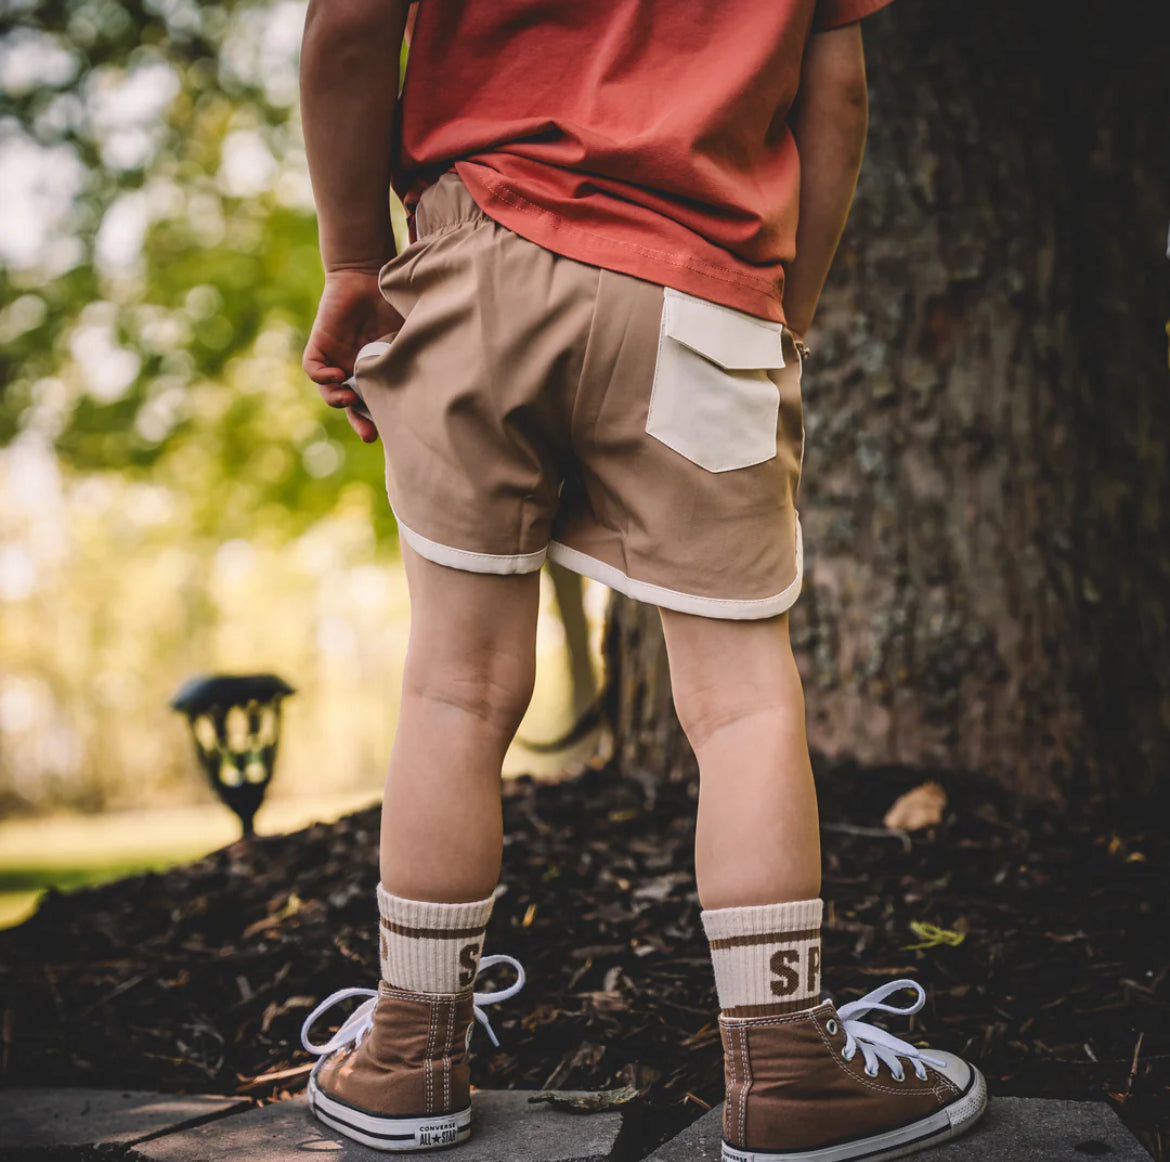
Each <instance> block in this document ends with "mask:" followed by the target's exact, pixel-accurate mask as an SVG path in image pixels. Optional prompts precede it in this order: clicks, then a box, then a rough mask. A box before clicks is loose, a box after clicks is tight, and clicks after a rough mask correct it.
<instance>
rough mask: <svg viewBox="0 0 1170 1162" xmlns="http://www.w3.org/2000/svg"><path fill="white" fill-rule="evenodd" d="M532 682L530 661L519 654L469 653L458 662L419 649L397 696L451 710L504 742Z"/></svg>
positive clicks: (525, 705) (522, 709)
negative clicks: (494, 734) (483, 724)
mask: <svg viewBox="0 0 1170 1162" xmlns="http://www.w3.org/2000/svg"><path fill="white" fill-rule="evenodd" d="M535 681H536V663H535V658H534V657H533V658H529V657H527V656H525V655H524V654H522V653H521V652H519V651H517V652H510V651H491V652H488V651H480V650H473V651H470V652H469V653H467V654H465V655H462V656H460V657H458V658H450V657H443V656H442V655H440V654H438V653H432V652H427V651H420V652H419V654H418V655H417V656H415V657H412V658H410V659H408V662H407V666H406V669H405V672H404V674H403V697H404V699H410V698H414V699H420V700H423V701H427V702H431V703H434V704H441V705H445V706H450V707H453V708H456V709H458V710H461V711H463V712H464V713H466V714H468V715H470V716H471V717H472V718H475V719H478V720H479V721H481V722H483V723H485V724H486V725H487V726H489V727H491V728H492V729H493V730H495V731H497V732H498V733H500V734H501V735H504V736H506V737H509V738H510V737H511V736H512V735H514V734H515V733H516V730H517V729H518V727H519V726H520V720H521V719H522V718H523V717H524V713H525V711H526V710H527V709H528V703H529V702H530V701H531V699H532V691H533V688H534V686H535Z"/></svg>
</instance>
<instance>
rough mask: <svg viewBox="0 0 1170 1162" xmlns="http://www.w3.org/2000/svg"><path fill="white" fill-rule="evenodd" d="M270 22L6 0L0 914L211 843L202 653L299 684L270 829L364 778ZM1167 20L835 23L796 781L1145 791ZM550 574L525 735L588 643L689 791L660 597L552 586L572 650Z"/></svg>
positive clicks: (346, 589)
mask: <svg viewBox="0 0 1170 1162" xmlns="http://www.w3.org/2000/svg"><path fill="white" fill-rule="evenodd" d="M1123 9H1124V11H1126V12H1128V13H1129V14H1130V16H1132V17H1134V19H1122V18H1121V15H1120V13H1121V11H1122V10H1123ZM304 10H305V6H304V4H302V3H298V2H291V0H272V2H265V0H225V2H223V3H210V4H208V3H194V2H193V0H0V813H2V816H3V817H2V818H0V893H6V894H5V895H4V897H3V899H2V900H0V918H2V917H3V916H7V917H8V918H9V920H11V919H12V918H14V917H17V916H19V915H21V914H23V913H24V912H25V911H27V909H28V907H29V906H31V902H32V900H34V899H35V896H36V893H37V892H38V891H40V890H41V888H42V887H43V886H44V885H45V884H47V883H55V884H61V885H69V884H72V883H78V882H84V881H85V880H87V879H92V878H94V877H104V876H108V875H111V874H114V873H115V872H117V871H122V870H129V869H130V868H131V867H139V866H153V865H155V864H157V863H159V862H166V861H176V860H182V859H186V858H189V857H191V856H193V855H197V854H199V853H200V852H203V851H207V850H209V849H211V848H213V847H216V846H218V845H220V844H221V843H224V842H227V841H229V840H231V839H232V838H234V837H235V836H236V835H237V834H238V833H239V824H238V822H237V821H236V820H235V819H234V818H233V817H232V816H231V815H230V814H229V813H228V812H227V811H226V810H224V809H223V808H222V807H221V806H219V805H217V804H215V802H214V799H213V795H212V791H211V789H210V787H209V785H208V784H207V782H206V780H205V779H204V777H203V775H202V773H201V772H200V771H199V768H198V766H197V764H196V761H195V756H194V753H193V750H192V746H191V740H190V738H189V737H188V733H187V728H186V724H185V723H184V722H183V720H182V718H181V717H180V716H179V715H178V714H176V713H175V712H174V711H173V710H171V709H170V708H169V705H168V703H169V700H170V698H171V697H172V695H173V694H174V693H175V691H176V690H177V688H178V687H179V685H180V684H181V683H182V682H183V681H184V680H185V679H187V678H188V677H190V676H191V675H193V674H197V673H204V672H218V671H226V672H245V671H270V672H273V673H275V674H278V675H279V676H280V677H282V678H283V679H284V680H286V681H287V682H289V683H290V684H291V685H292V686H293V687H295V688H296V691H297V692H296V694H295V695H293V696H292V697H291V698H289V699H288V700H287V701H286V703H285V704H284V736H283V740H282V742H281V750H280V756H279V759H278V762H277V770H276V776H275V778H274V780H273V783H272V787H271V791H270V794H269V797H268V801H267V802H266V803H265V805H264V807H263V808H262V809H261V812H260V814H259V816H258V818H257V828H258V830H259V831H260V832H261V833H264V832H265V831H273V830H281V829H284V828H289V827H295V826H298V825H301V824H303V823H305V822H307V821H308V820H310V819H313V818H330V817H332V816H333V815H336V814H339V813H342V812H344V811H345V810H347V809H349V808H350V807H352V806H355V805H357V804H360V803H366V802H370V801H372V800H373V799H375V798H376V797H377V795H378V792H379V786H380V782H381V779H382V772H383V767H384V764H385V762H386V760H387V757H388V754H389V748H390V743H391V739H392V737H393V731H394V714H395V706H396V704H397V698H398V689H397V684H398V678H399V673H400V668H401V659H402V656H403V651H404V648H405V640H406V633H407V613H408V610H407V600H406V593H405V587H404V584H403V580H402V576H401V572H400V570H399V568H398V563H397V549H396V541H395V532H394V527H393V523H392V518H391V514H390V510H389V507H388V505H387V503H386V501H385V495H384V487H383V460H382V450H381V447H380V446H379V445H371V446H365V445H362V444H361V442H360V441H359V440H358V439H357V438H356V436H354V434H353V433H352V432H351V430H350V428H349V426H348V424H347V422H346V420H345V417H344V415H342V414H341V413H339V412H336V411H333V410H331V409H329V408H327V407H325V406H324V405H323V404H322V403H321V401H320V399H319V397H318V395H317V392H316V389H315V388H314V387H313V386H312V385H311V384H310V383H309V381H308V380H307V378H306V377H305V376H304V375H303V373H302V372H301V370H300V365H299V361H300V355H301V350H302V347H303V344H304V341H305V339H306V336H307V332H308V328H309V326H310V325H311V322H312V318H313V315H314V312H315V309H316V304H317V298H318V294H319V291H320V288H321V285H322V272H321V267H320V260H319V257H318V252H317V245H316V227H315V220H314V215H313V210H312V202H311V198H310V190H309V183H308V179H307V173H306V166H305V159H304V155H303V151H302V146H301V132H300V126H299V124H298V116H297V55H298V48H299V43H300V38H301V30H302V26H303V21H304ZM1057 27H1059V30H1060V39H1059V43H1058V42H1057V40H1056V39H1055V38H1054V31H1053V30H1054V28H1057ZM1167 37H1170V7H1166V6H1161V7H1160V8H1156V9H1149V7H1148V6H1144V7H1143V6H1138V5H1136V4H1135V5H1130V6H1129V7H1128V8H1126V7H1125V6H1122V9H1119V8H1118V6H1117V5H1116V4H1115V3H1110V2H1107V0H1089V2H1087V3H1086V4H1085V5H1082V6H1078V8H1077V9H1076V11H1075V12H1072V13H1070V11H1069V10H1068V8H1067V6H1066V5H1060V6H1058V5H1057V4H1056V0H1036V2H1035V3H1031V4H1028V5H1019V4H1013V3H1010V2H1009V0H996V3H994V4H984V5H967V6H954V5H942V4H938V3H936V2H935V0H899V3H897V4H893V5H890V6H889V7H888V8H887V9H883V10H882V11H881V12H879V13H877V14H876V15H875V16H873V17H872V18H871V19H869V20H867V21H866V24H865V40H866V52H867V61H868V68H869V76H870V135H869V141H868V145H867V155H866V161H865V165H864V167H863V170H862V176H861V181H860V184H859V186H858V190H857V198H856V201H855V203H854V207H853V212H852V215H851V219H850V223H849V226H848V229H847V231H846V234H845V237H844V239H843V241H842V247H841V250H840V253H839V256H838V260H837V263H836V265H835V267H834V270H833V273H832V275H831V278H830V282H829V285H828V286H827V288H826V292H825V296H824V298H823V300H822V305H821V309H820V312H819V314H818V318H817V326H816V332H815V334H814V335H813V336H812V338H813V345H814V347H815V356H814V361H813V362H812V363H811V364H810V372H811V373H810V374H808V375H806V376H805V383H804V384H803V385H802V390H803V394H804V404H805V426H806V435H807V454H806V458H805V462H804V475H803V478H802V481H801V488H800V495H799V501H800V509H801V519H802V525H803V529H804V540H805V550H806V559H805V575H804V583H803V589H802V594H801V598H800V600H799V601H798V602H797V604H796V606H795V607H794V609H793V613H792V640H793V645H794V649H795V652H796V655H797V661H798V664H799V665H800V668H801V674H802V677H803V679H804V682H805V689H806V694H807V705H808V727H809V739H810V745H811V747H812V750H813V752H814V762H815V763H816V766H817V769H818V775H819V776H822V777H825V776H826V772H831V770H832V769H833V768H834V767H835V766H839V765H841V764H847V763H853V764H856V765H858V766H859V767H861V768H862V769H865V770H873V771H878V770H880V769H882V768H883V767H893V768H909V769H913V770H920V769H921V770H930V771H943V772H948V773H951V774H953V775H955V776H956V777H959V778H962V777H964V776H965V775H967V774H968V773H978V774H979V775H981V776H983V777H985V778H986V779H987V780H989V782H990V783H991V784H992V785H995V786H996V787H997V788H998V789H999V790H1000V791H1002V793H1003V794H1004V795H1005V797H1006V801H1008V802H1010V803H1011V804H1012V805H1013V809H1014V808H1022V807H1023V806H1024V805H1027V804H1033V805H1034V804H1036V803H1040V804H1043V805H1044V807H1045V810H1046V811H1047V812H1048V813H1049V814H1050V815H1051V816H1053V817H1059V818H1071V817H1072V816H1073V815H1075V814H1076V813H1077V812H1081V813H1085V812H1088V813H1090V814H1092V813H1094V812H1095V811H1097V809H1098V806H1099V805H1101V804H1105V805H1109V806H1111V807H1118V806H1130V807H1133V808H1134V809H1135V810H1137V809H1138V805H1140V804H1146V803H1150V804H1153V803H1158V804H1160V805H1162V804H1164V802H1165V799H1166V795H1167V787H1168V786H1170V784H1168V783H1167V781H1166V779H1165V771H1166V768H1167V764H1170V454H1168V451H1167V449H1168V447H1170V395H1168V394H1167V390H1166V384H1167V378H1166V377H1167V327H1168V324H1167V319H1168V318H1170V284H1168V280H1167V213H1168V206H1170V201H1168V197H1170V195H1168V193H1167V191H1168V190H1170V153H1168V151H1167V150H1166V148H1165V122H1166V117H1165V114H1166V110H1167V109H1168V108H1170V73H1168V72H1167V70H1166V67H1165V59H1164V55H1165V54H1164V46H1165V44H1166V43H1167ZM396 213H397V215H398V218H397V221H398V226H399V229H400V231H401V228H402V224H403V223H402V216H401V211H400V208H396ZM545 581H546V583H547V582H548V578H547V577H546V578H545ZM548 588H549V591H548V592H546V593H545V601H544V607H543V613H542V618H541V630H540V645H539V649H540V657H539V665H540V667H541V669H540V673H539V675H538V682H537V690H538V693H537V697H536V700H535V701H534V703H533V707H532V710H531V712H530V714H529V718H528V720H527V721H526V722H525V724H524V726H523V728H522V730H521V738H522V739H524V740H526V741H527V742H533V741H537V742H539V741H540V740H548V739H551V738H557V737H559V736H561V735H562V734H564V733H565V731H566V730H567V729H568V728H569V727H570V725H571V724H572V723H574V722H575V721H578V719H579V717H580V715H581V713H582V712H583V711H584V710H585V709H586V707H587V706H588V705H589V703H590V701H591V700H592V698H593V688H592V687H593V676H594V675H597V674H599V673H600V671H599V669H598V667H597V664H596V659H597V656H598V654H599V652H604V660H605V667H604V669H605V674H606V685H605V692H604V693H603V699H602V703H601V708H602V710H603V712H604V713H603V715H602V717H603V718H604V720H605V723H606V725H607V726H608V728H609V734H610V736H611V737H610V742H611V744H612V748H613V753H614V757H615V765H616V766H617V767H618V768H619V769H620V770H622V771H623V772H625V773H645V774H648V775H649V776H651V777H665V778H670V779H678V778H681V779H687V780H694V778H695V777H696V771H695V769H694V765H693V756H691V754H690V751H689V748H688V747H687V745H686V742H685V738H684V737H683V735H682V732H681V730H680V729H679V728H678V724H677V721H676V720H675V719H674V717H673V712H672V709H671V705H670V694H669V682H668V680H667V677H666V674H665V666H664V655H663V649H662V642H661V634H660V632H659V630H658V626H657V618H656V615H655V612H654V611H653V610H652V609H649V608H648V607H645V606H638V605H637V604H636V603H632V602H627V601H624V600H621V599H618V600H615V601H613V602H612V603H610V602H609V600H608V597H607V594H606V593H605V591H604V590H602V589H600V588H599V587H596V586H591V585H586V587H585V590H584V593H583V601H582V604H583V606H584V617H583V619H582V621H581V623H580V624H582V625H583V626H584V630H583V636H584V637H586V638H587V639H588V643H589V650H590V651H591V656H592V658H593V664H592V665H591V666H588V665H587V666H585V667H584V668H583V667H582V665H581V660H580V659H581V657H582V654H581V653H580V652H579V651H578V652H577V653H576V655H575V656H576V657H577V664H576V666H575V667H573V668H572V670H571V668H570V665H569V663H568V661H567V659H566V650H565V632H564V630H563V628H562V622H561V620H560V619H559V618H558V617H557V616H556V607H555V603H554V601H553V599H552V592H551V588H552V586H551V583H549V586H548ZM570 620H571V619H570ZM603 620H604V621H605V622H606V628H605V629H604V630H603V627H602V622H603ZM603 636H604V651H601V649H600V647H601V638H602V637H603ZM574 640H579V637H578V636H575V637H574ZM589 656H590V655H589V653H587V654H586V661H588V657H589ZM590 671H592V673H590ZM570 673H572V677H570ZM595 742H596V735H594V736H593V737H592V738H588V737H587V738H584V739H582V742H581V745H580V747H579V748H578V750H577V752H574V753H570V754H566V753H563V752H559V753H551V752H542V751H540V750H539V748H536V749H534V748H532V747H527V746H523V745H518V746H516V747H514V748H513V752H512V754H511V755H510V756H509V760H508V771H509V772H511V773H515V772H516V771H520V770H528V771H532V772H534V773H544V772H550V773H551V772H555V771H559V770H561V769H563V768H565V767H566V766H570V767H571V766H572V764H573V763H574V762H575V761H576V762H579V761H580V760H581V759H582V758H584V757H588V755H589V753H591V748H592V746H593V745H595ZM1159 809H1162V808H1161V806H1160V808H1159ZM1143 811H1144V808H1143ZM144 813H145V814H144ZM1144 813H1145V814H1146V815H1147V816H1148V817H1164V816H1156V815H1154V814H1153V813H1152V812H1148V811H1147V812H1144Z"/></svg>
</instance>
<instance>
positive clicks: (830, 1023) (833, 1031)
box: [825, 1017, 837, 1037]
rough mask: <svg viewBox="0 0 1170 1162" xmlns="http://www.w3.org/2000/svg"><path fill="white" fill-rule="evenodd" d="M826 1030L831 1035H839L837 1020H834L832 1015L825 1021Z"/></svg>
mask: <svg viewBox="0 0 1170 1162" xmlns="http://www.w3.org/2000/svg"><path fill="white" fill-rule="evenodd" d="M825 1032H826V1033H828V1034H829V1036H830V1037H836V1036H837V1022H836V1021H834V1020H833V1018H832V1017H830V1018H829V1019H828V1020H827V1021H826V1022H825Z"/></svg>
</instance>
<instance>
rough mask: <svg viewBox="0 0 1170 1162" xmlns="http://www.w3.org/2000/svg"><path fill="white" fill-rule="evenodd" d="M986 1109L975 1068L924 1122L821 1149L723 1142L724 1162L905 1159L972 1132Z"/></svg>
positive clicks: (984, 1089) (882, 1161)
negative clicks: (753, 1147) (960, 1089)
mask: <svg viewBox="0 0 1170 1162" xmlns="http://www.w3.org/2000/svg"><path fill="white" fill-rule="evenodd" d="M985 1109H987V1082H986V1081H985V1080H984V1078H983V1074H982V1073H980V1072H979V1070H978V1069H976V1068H975V1066H973V1065H972V1066H971V1082H970V1084H969V1085H968V1086H967V1090H966V1092H965V1093H964V1094H963V1095H962V1096H961V1097H958V1098H956V1099H955V1100H954V1101H953V1102H951V1104H950V1105H949V1106H946V1107H944V1108H943V1109H941V1110H939V1111H938V1113H936V1114H931V1115H930V1117H928V1118H923V1119H921V1121H917V1122H912V1123H911V1124H910V1125H908V1126H899V1127H898V1128H897V1129H896V1130H887V1131H886V1132H885V1133H884V1134H875V1135H873V1136H872V1137H869V1138H858V1139H856V1140H855V1141H852V1142H841V1143H839V1144H838V1145H836V1146H823V1147H822V1148H821V1149H819V1150H806V1151H802V1152H799V1153H795V1154H794V1153H785V1152H784V1151H780V1150H775V1151H773V1150H737V1149H736V1148H735V1147H734V1146H729V1145H728V1144H727V1143H726V1142H724V1143H723V1162H857V1160H860V1159H865V1162H887V1160H888V1159H891V1158H903V1157H905V1156H906V1155H907V1154H915V1153H917V1152H918V1151H919V1150H927V1149H929V1148H930V1147H931V1146H937V1145H939V1144H940V1143H942V1142H946V1141H948V1140H949V1139H951V1138H957V1137H958V1136H959V1135H960V1134H962V1133H965V1132H966V1131H967V1130H969V1129H970V1128H971V1127H972V1126H973V1125H974V1124H975V1123H976V1122H977V1121H978V1120H979V1119H980V1118H981V1117H982V1116H983V1111H984V1110H985Z"/></svg>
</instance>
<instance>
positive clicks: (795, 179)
mask: <svg viewBox="0 0 1170 1162" xmlns="http://www.w3.org/2000/svg"><path fill="white" fill-rule="evenodd" d="M889 2H890V0H688V2H687V3H680V2H679V0H421V2H420V3H419V5H418V10H417V17H416V20H415V24H414V29H413V33H412V36H411V43H410V57H409V63H408V65H407V69H406V78H405V83H404V87H403V93H402V102H401V117H402V123H401V133H400V137H399V150H398V157H397V158H396V162H395V168H394V183H393V184H394V188H395V190H396V192H397V193H398V194H399V196H400V197H401V198H402V199H403V201H404V202H405V203H406V206H407V208H408V210H411V209H412V208H413V205H414V204H415V203H416V202H417V200H418V196H419V194H420V193H421V192H422V190H423V189H424V188H425V187H426V186H427V185H429V184H430V183H431V182H433V181H434V180H435V179H436V178H437V177H438V176H439V174H441V173H442V172H443V171H445V170H447V169H450V168H451V167H452V165H453V166H454V168H455V169H456V170H457V171H458V173H459V175H460V177H461V178H462V179H463V181H464V183H465V184H466V185H467V187H468V189H469V190H470V192H471V195H472V197H474V198H475V200H476V202H477V203H478V205H479V206H480V208H481V209H482V210H483V211H484V212H485V213H486V214H488V215H489V217H491V218H494V219H495V220H496V221H497V222H499V223H500V224H501V225H503V226H506V227H508V228H509V229H510V230H513V231H515V232H516V233H517V234H520V235H521V236H523V237H525V238H528V239H530V240H531V241H533V242H536V243H538V244H539V245H541V246H543V247H545V248H547V249H549V250H552V251H555V252H557V253H558V254H564V255H566V256H568V257H569V258H574V259H578V260H579V261H582V262H588V263H591V264H593V265H594V266H601V267H606V268H607V269H610V270H616V271H621V272H624V273H626V274H632V275H635V276H637V277H638V278H643V279H647V280H648V281H650V282H655V283H659V284H661V285H663V286H670V287H674V288H676V289H677V290H681V291H686V292H687V293H689V294H694V295H699V296H701V297H703V298H707V299H712V300H714V301H716V302H721V303H725V304H727V305H728V306H732V307H737V308H739V309H740V310H744V311H748V312H750V313H752V314H754V315H759V316H763V317H765V318H769V319H775V320H783V318H784V314H783V310H782V308H781V296H782V293H783V286H784V266H783V264H784V263H785V262H787V261H790V260H791V259H792V257H793V255H794V253H795V240H796V219H797V207H798V203H799V187H800V163H799V159H798V157H797V151H796V143H795V141H794V140H793V137H792V134H791V133H790V132H789V129H788V125H787V121H786V118H787V115H788V112H789V110H790V108H791V106H792V103H793V99H794V97H795V96H796V91H797V87H798V85H799V83H800V62H801V58H802V56H803V54H804V47H805V42H806V40H807V38H808V36H809V34H810V32H813V31H821V30H825V29H829V28H834V27H838V26H840V25H844V24H849V23H851V22H853V21H855V20H859V19H861V17H863V16H865V15H867V14H868V13H870V12H873V11H875V10H876V9H878V8H881V7H882V6H883V5H885V4H887V3H889Z"/></svg>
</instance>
